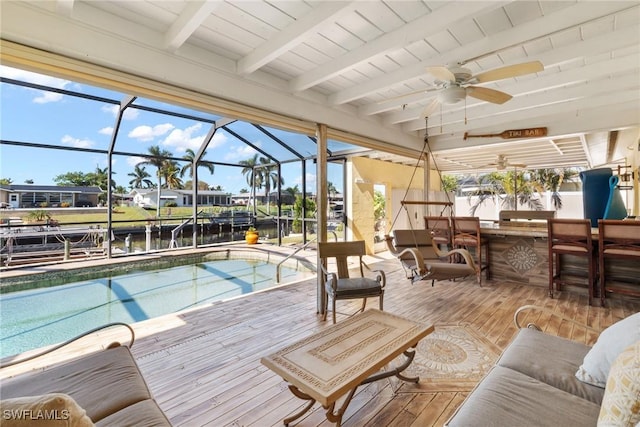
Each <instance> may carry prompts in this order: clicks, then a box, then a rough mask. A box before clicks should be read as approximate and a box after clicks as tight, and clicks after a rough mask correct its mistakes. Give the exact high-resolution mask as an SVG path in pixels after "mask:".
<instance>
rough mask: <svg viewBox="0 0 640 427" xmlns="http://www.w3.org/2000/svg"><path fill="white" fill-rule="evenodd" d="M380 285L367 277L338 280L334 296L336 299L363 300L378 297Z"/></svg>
mask: <svg viewBox="0 0 640 427" xmlns="http://www.w3.org/2000/svg"><path fill="white" fill-rule="evenodd" d="M381 286H382V285H381V283H380V282H379V281H377V280H374V279H369V278H367V277H354V278H349V279H338V286H337V289H336V291H335V294H336V296H337V297H338V298H342V299H345V298H350V297H352V298H364V297H368V296H377V295H380V287H381Z"/></svg>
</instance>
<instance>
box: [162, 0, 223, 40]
mask: <svg viewBox="0 0 640 427" xmlns="http://www.w3.org/2000/svg"><path fill="white" fill-rule="evenodd" d="M222 3H223V1H222V0H204V1H188V2H187V3H186V6H185V8H184V10H183V11H182V13H181V14H180V16H178V19H176V20H175V21H174V23H173V24H172V25H171V27H169V30H168V31H167V32H166V34H165V36H164V42H165V47H166V48H167V49H170V50H177V49H178V48H179V47H180V46H182V44H183V43H184V42H185V41H186V40H187V39H188V38H189V37H190V36H191V34H193V32H194V31H195V30H197V29H198V27H199V26H200V24H202V23H203V22H204V21H205V20H206V19H207V18H208V17H209V15H211V13H212V12H213V11H214V10H216V9H217V8H218V7H219V6H220V5H221V4H222Z"/></svg>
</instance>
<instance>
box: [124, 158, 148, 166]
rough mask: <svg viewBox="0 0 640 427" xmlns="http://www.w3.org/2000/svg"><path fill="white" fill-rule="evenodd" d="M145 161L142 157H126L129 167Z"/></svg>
mask: <svg viewBox="0 0 640 427" xmlns="http://www.w3.org/2000/svg"><path fill="white" fill-rule="evenodd" d="M146 160H147V159H145V158H144V157H138V156H129V157H127V164H128V165H129V166H135V165H137V164H139V163H142V162H145V161H146Z"/></svg>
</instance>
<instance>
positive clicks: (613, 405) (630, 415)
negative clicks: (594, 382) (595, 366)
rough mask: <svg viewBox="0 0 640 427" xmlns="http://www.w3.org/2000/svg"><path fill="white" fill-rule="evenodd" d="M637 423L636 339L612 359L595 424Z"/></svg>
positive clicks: (623, 426) (639, 376)
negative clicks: (614, 359) (613, 360)
mask: <svg viewBox="0 0 640 427" xmlns="http://www.w3.org/2000/svg"><path fill="white" fill-rule="evenodd" d="M638 424H640V341H638V342H636V343H635V344H634V345H632V346H630V347H628V348H627V349H626V350H625V351H623V352H622V353H621V354H620V356H618V358H617V359H616V361H615V362H613V365H612V366H611V371H610V372H609V378H608V379H607V387H606V389H605V392H604V399H603V400H602V407H601V408H600V415H599V417H598V426H599V427H633V426H635V425H638Z"/></svg>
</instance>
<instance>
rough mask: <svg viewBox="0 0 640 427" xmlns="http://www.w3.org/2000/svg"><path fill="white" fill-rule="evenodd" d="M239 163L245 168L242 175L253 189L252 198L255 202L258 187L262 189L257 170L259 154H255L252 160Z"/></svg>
mask: <svg viewBox="0 0 640 427" xmlns="http://www.w3.org/2000/svg"><path fill="white" fill-rule="evenodd" d="M239 163H240V164H241V165H242V166H244V167H243V168H242V171H241V172H242V175H244V176H245V178H246V180H247V184H248V185H249V187H250V188H251V198H252V199H254V200H255V197H256V187H258V188H261V187H262V182H261V177H260V174H259V173H258V171H257V170H256V169H255V167H256V165H257V164H258V153H256V154H254V155H253V157H251V158H250V159H247V160H241V161H240V162H239ZM254 205H255V203H254Z"/></svg>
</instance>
